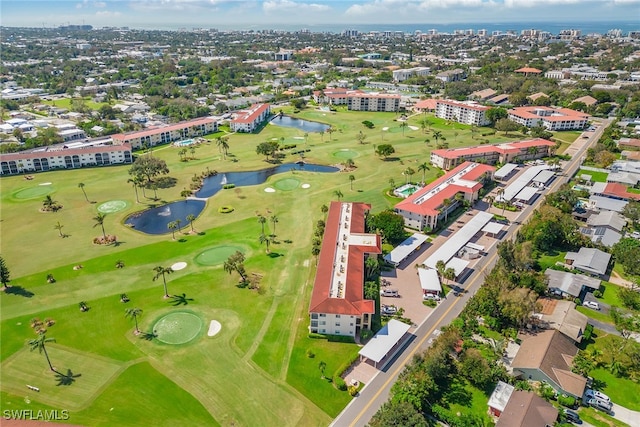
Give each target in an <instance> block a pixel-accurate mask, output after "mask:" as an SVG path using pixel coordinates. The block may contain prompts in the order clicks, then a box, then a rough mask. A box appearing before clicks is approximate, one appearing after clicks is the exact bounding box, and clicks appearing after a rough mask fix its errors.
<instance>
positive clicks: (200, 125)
mask: <svg viewBox="0 0 640 427" xmlns="http://www.w3.org/2000/svg"><path fill="white" fill-rule="evenodd" d="M217 130H218V122H217V121H216V120H214V119H212V118H200V119H194V120H189V121H186V122H180V123H175V124H172V125H168V126H162V127H155V128H149V129H145V130H141V131H136V132H127V133H118V134H115V135H112V136H111V138H112V140H113V143H114V144H130V145H131V147H132V148H133V149H140V148H143V147H153V146H155V145H159V144H168V143H169V142H173V141H179V140H181V139H187V138H193V137H196V136H202V135H206V134H209V133H213V132H216V131H217Z"/></svg>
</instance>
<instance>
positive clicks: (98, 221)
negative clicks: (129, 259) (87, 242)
mask: <svg viewBox="0 0 640 427" xmlns="http://www.w3.org/2000/svg"><path fill="white" fill-rule="evenodd" d="M106 217H107V214H103V213H101V212H98V215H96V216H94V217H93V220H94V221H95V222H96V223H95V224H93V228H96V227H97V226H100V227H102V238H103V239H104V241H105V242H106V241H107V233H105V231H104V219H105V218H106Z"/></svg>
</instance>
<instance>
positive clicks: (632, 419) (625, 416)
mask: <svg viewBox="0 0 640 427" xmlns="http://www.w3.org/2000/svg"><path fill="white" fill-rule="evenodd" d="M613 418H615V419H616V420H619V421H622V422H623V423H627V424H629V426H630V427H640V412H638V411H632V410H631V409H627V408H625V407H623V406H620V405H616V404H615V403H614V404H613Z"/></svg>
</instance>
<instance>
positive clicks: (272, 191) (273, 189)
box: [264, 187, 276, 193]
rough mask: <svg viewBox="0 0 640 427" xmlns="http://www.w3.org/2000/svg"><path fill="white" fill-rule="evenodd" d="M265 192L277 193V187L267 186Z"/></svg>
mask: <svg viewBox="0 0 640 427" xmlns="http://www.w3.org/2000/svg"><path fill="white" fill-rule="evenodd" d="M264 192H265V193H275V192H276V189H275V188H271V187H267V188H265V189H264Z"/></svg>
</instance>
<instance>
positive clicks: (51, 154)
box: [0, 142, 132, 175]
mask: <svg viewBox="0 0 640 427" xmlns="http://www.w3.org/2000/svg"><path fill="white" fill-rule="evenodd" d="M131 162H132V156H131V145H129V144H121V145H104V144H101V145H92V144H91V143H82V142H75V143H70V144H57V145H52V146H49V147H44V148H42V147H41V148H36V149H33V150H28V151H19V152H17V153H8V154H0V174H2V175H15V174H19V173H23V172H41V171H49V170H54V169H76V168H81V167H85V166H105V165H112V164H123V163H131Z"/></svg>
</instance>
